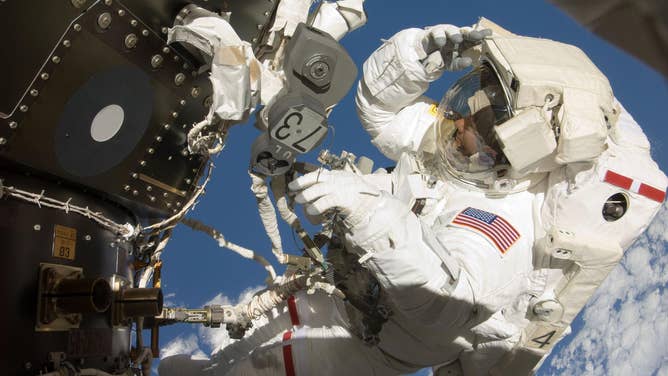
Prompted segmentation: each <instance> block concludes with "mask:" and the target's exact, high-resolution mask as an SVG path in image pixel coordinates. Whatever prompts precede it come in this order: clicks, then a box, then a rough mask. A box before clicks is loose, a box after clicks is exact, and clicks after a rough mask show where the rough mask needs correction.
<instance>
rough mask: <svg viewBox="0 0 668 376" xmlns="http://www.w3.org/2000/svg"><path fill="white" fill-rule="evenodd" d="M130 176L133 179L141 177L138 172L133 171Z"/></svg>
mask: <svg viewBox="0 0 668 376" xmlns="http://www.w3.org/2000/svg"><path fill="white" fill-rule="evenodd" d="M130 176H132V178H133V179H137V178H138V177H139V174H137V173H136V172H133V173H132V175H130Z"/></svg>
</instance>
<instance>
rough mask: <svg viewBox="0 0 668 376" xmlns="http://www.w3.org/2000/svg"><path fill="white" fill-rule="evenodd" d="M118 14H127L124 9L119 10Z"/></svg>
mask: <svg viewBox="0 0 668 376" xmlns="http://www.w3.org/2000/svg"><path fill="white" fill-rule="evenodd" d="M118 15H119V16H121V17H123V16H125V11H124V10H123V9H119V10H118Z"/></svg>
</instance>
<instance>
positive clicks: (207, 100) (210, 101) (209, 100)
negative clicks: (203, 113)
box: [204, 96, 213, 107]
mask: <svg viewBox="0 0 668 376" xmlns="http://www.w3.org/2000/svg"><path fill="white" fill-rule="evenodd" d="M212 104H213V98H211V96H208V97H206V98H205V99H204V107H211V105H212Z"/></svg>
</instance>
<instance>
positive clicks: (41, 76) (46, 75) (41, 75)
mask: <svg viewBox="0 0 668 376" xmlns="http://www.w3.org/2000/svg"><path fill="white" fill-rule="evenodd" d="M39 77H40V78H41V79H42V80H44V81H46V80H48V79H49V74H48V73H46V72H44V73H42V74H40V75H39Z"/></svg>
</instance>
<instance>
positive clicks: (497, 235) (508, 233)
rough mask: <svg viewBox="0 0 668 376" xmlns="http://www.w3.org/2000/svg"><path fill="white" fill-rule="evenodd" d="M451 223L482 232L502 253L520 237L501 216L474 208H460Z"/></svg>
mask: <svg viewBox="0 0 668 376" xmlns="http://www.w3.org/2000/svg"><path fill="white" fill-rule="evenodd" d="M452 224H454V225H457V226H459V227H465V228H468V229H472V230H475V231H477V232H480V233H482V234H483V235H484V236H485V237H486V238H487V239H489V240H490V241H491V242H492V244H494V246H495V247H496V249H498V250H499V251H500V252H501V253H502V254H505V253H506V252H507V251H508V249H510V247H512V246H513V244H515V242H516V241H517V239H519V238H520V233H519V232H517V230H515V228H514V227H513V225H511V224H510V223H508V221H506V220H505V219H503V217H501V216H499V215H496V214H493V213H490V212H486V211H484V210H480V209H476V208H471V207H469V208H466V209H464V210H462V211H461V212H460V213H459V214H457V216H456V217H455V219H453V220H452Z"/></svg>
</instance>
